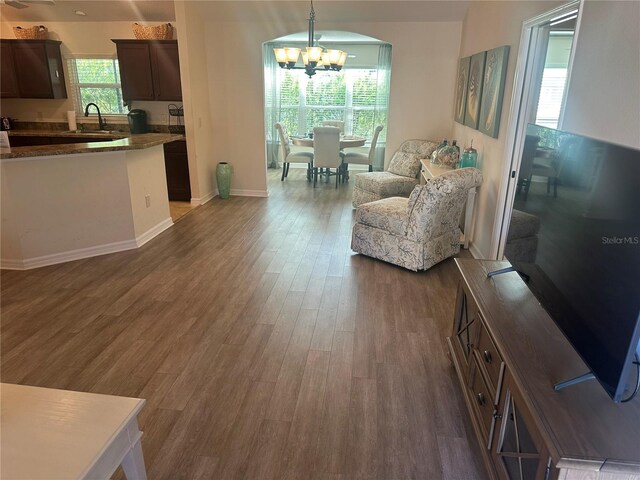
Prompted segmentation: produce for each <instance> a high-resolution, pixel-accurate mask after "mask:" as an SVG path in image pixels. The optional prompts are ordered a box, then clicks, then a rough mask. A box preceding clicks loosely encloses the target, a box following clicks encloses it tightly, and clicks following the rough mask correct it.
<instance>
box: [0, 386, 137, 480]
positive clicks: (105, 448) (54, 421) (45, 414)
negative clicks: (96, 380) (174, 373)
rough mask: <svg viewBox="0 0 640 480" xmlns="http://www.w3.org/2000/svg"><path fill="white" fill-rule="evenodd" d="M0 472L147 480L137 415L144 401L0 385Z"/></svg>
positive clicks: (16, 477)
mask: <svg viewBox="0 0 640 480" xmlns="http://www.w3.org/2000/svg"><path fill="white" fill-rule="evenodd" d="M0 398H1V402H2V403H1V407H0V408H1V411H0V428H1V429H2V438H1V439H0V449H1V453H0V455H1V462H2V463H1V464H0V465H1V466H0V477H1V478H3V479H4V478H6V479H7V480H9V479H11V480H20V479H24V480H27V479H28V480H39V479H42V480H50V479H52V478H56V479H65V480H66V479H74V480H75V479H92V480H93V479H108V478H110V477H111V475H113V473H114V472H115V470H116V469H117V468H118V466H119V465H122V468H123V469H124V472H125V475H126V476H127V479H128V480H146V478H147V475H146V473H145V468H144V459H143V457H142V447H141V446H140V438H141V437H142V432H141V431H140V430H138V422H137V415H138V413H140V410H141V409H142V407H143V406H144V403H145V401H144V400H142V399H139V398H127V397H114V396H111V395H98V394H94V393H82V392H71V391H67V390H56V389H52V388H40V387H27V386H23V385H12V384H8V383H2V384H0Z"/></svg>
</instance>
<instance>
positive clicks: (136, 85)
mask: <svg viewBox="0 0 640 480" xmlns="http://www.w3.org/2000/svg"><path fill="white" fill-rule="evenodd" d="M116 49H117V52H118V64H119V66H120V82H121V85H122V97H123V98H124V100H125V101H126V102H128V101H130V100H155V95H154V92H153V75H152V73H151V58H150V54H149V43H147V42H141V43H137V42H136V43H132V42H131V43H129V42H127V43H116Z"/></svg>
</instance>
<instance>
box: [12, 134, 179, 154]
mask: <svg viewBox="0 0 640 480" xmlns="http://www.w3.org/2000/svg"><path fill="white" fill-rule="evenodd" d="M11 132H12V133H11V134H10V135H11V136H29V135H30V136H44V137H47V136H51V137H54V136H56V137H57V136H61V137H64V136H68V137H79V136H82V137H85V136H86V137H87V138H89V137H91V138H102V137H104V138H105V139H112V138H115V140H106V141H104V142H90V143H69V144H56V145H34V146H27V147H13V148H2V149H0V159H3V160H4V159H11V158H28V157H45V156H53V155H72V154H77V153H97V152H117V151H122V150H140V149H144V148H150V147H155V146H156V145H162V144H164V143H169V142H174V141H176V140H184V138H185V137H184V135H175V134H170V133H141V134H136V135H132V134H127V133H121V132H115V133H113V134H111V133H109V134H106V133H97V132H96V133H72V132H59V131H46V130H37V131H30V130H11ZM45 132H46V133H45Z"/></svg>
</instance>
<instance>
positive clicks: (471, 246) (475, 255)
mask: <svg viewBox="0 0 640 480" xmlns="http://www.w3.org/2000/svg"><path fill="white" fill-rule="evenodd" d="M469 253H471V255H473V258H475V259H477V260H483V259H484V255H483V254H482V253H481V252H480V250H478V247H476V246H475V245H474V244H473V243H471V244H469Z"/></svg>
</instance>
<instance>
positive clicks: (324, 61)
mask: <svg viewBox="0 0 640 480" xmlns="http://www.w3.org/2000/svg"><path fill="white" fill-rule="evenodd" d="M315 23H316V12H315V10H314V9H313V0H311V11H310V12H309V43H308V47H307V48H306V51H304V52H302V63H303V64H304V66H301V67H298V66H296V63H298V58H299V57H300V52H301V50H302V49H300V48H296V47H283V48H274V49H273V52H274V53H275V55H276V60H277V62H278V65H280V67H281V68H286V69H287V70H304V71H305V73H306V74H307V75H309V78H311V77H312V76H313V75H315V74H316V71H318V70H329V71H334V72H339V71H340V70H342V67H343V66H344V63H345V62H346V61H347V52H343V51H342V50H329V49H325V48H323V47H321V46H319V45H315V43H316V42H315V38H314V32H315Z"/></svg>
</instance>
